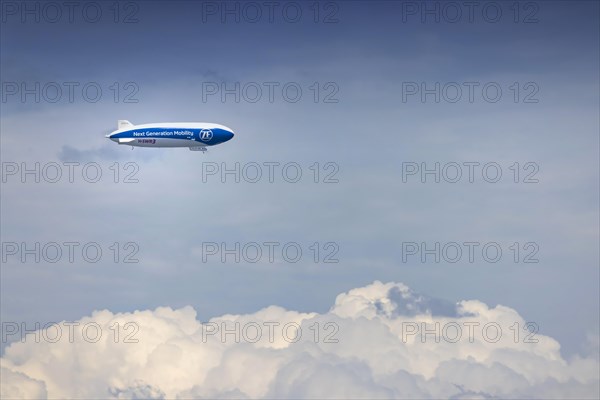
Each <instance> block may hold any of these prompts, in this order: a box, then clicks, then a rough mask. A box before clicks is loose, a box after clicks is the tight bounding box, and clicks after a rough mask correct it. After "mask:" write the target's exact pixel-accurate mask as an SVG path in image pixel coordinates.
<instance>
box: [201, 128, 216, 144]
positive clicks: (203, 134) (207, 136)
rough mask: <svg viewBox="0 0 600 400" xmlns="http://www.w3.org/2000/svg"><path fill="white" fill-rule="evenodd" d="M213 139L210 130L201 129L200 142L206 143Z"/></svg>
mask: <svg viewBox="0 0 600 400" xmlns="http://www.w3.org/2000/svg"><path fill="white" fill-rule="evenodd" d="M212 138H213V133H212V131H211V130H210V129H202V130H201V131H200V140H202V141H203V142H208V141H210V139H212Z"/></svg>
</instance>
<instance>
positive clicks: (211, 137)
mask: <svg viewBox="0 0 600 400" xmlns="http://www.w3.org/2000/svg"><path fill="white" fill-rule="evenodd" d="M117 127H118V128H117V130H116V131H113V132H111V133H110V134H108V135H106V137H107V138H109V139H110V140H112V141H113V142H116V143H118V144H125V145H128V146H138V147H188V148H189V149H190V150H193V151H206V150H207V147H209V146H214V145H217V144H221V143H224V142H226V141H228V140H230V139H231V138H232V137H233V135H234V134H233V130H232V129H231V128H228V127H226V126H223V125H219V124H212V123H206V122H163V123H156V124H143V125H133V124H132V123H131V122H129V121H126V120H119V121H118V124H117ZM132 149H133V148H132Z"/></svg>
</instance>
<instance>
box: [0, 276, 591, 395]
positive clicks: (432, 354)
mask: <svg viewBox="0 0 600 400" xmlns="http://www.w3.org/2000/svg"><path fill="white" fill-rule="evenodd" d="M5 324H6V323H5ZM57 326H58V327H60V330H59V328H57ZM11 329H12V328H11ZM536 329H537V328H536V326H535V324H529V325H528V324H527V321H525V320H524V319H523V318H522V317H521V316H520V315H519V314H518V312H517V311H515V310H513V309H511V308H508V307H505V306H501V305H498V306H496V307H489V306H488V305H486V304H484V303H482V302H480V301H478V300H468V301H461V302H458V303H456V304H451V303H447V302H444V301H440V300H437V299H432V298H429V297H427V296H423V295H420V294H417V293H415V292H413V291H412V290H411V289H410V288H408V287H407V286H406V285H404V284H402V283H381V282H379V281H375V282H374V283H372V284H370V285H368V286H365V287H361V288H357V289H352V290H350V291H348V292H346V293H342V294H340V295H338V296H337V298H336V301H335V304H334V305H333V306H332V307H331V308H330V310H329V311H328V312H326V313H323V314H319V313H301V312H296V311H290V310H286V309H283V308H281V307H278V306H270V307H267V308H264V309H262V310H259V311H257V312H255V313H253V314H245V315H223V316H220V317H217V318H213V319H211V320H209V321H208V322H203V323H202V322H200V321H199V320H198V319H197V315H196V312H195V310H194V309H193V308H191V307H184V308H181V309H176V310H173V309H171V308H166V307H164V308H157V309H155V310H146V311H136V312H133V313H117V314H115V313H112V312H110V311H107V310H104V311H97V312H94V313H93V314H92V315H91V316H88V317H84V318H82V319H80V320H79V321H75V322H66V321H63V322H62V323H59V324H57V325H55V326H53V327H47V329H45V330H41V331H39V332H37V333H29V334H27V335H26V336H24V337H23V340H22V341H16V342H14V343H12V344H11V345H10V346H9V347H7V349H6V351H5V354H4V357H3V358H2V359H1V361H0V368H1V370H0V372H1V383H2V385H1V393H0V394H1V396H2V398H36V399H37V398H44V397H48V398H122V399H135V398H152V399H160V398H411V399H414V398H456V399H460V398H496V397H501V398H544V399H548V398H578V399H579V398H598V397H599V395H600V389H599V370H600V368H599V362H598V348H597V339H594V338H592V340H591V342H593V341H594V340H595V343H596V345H592V347H591V350H590V351H591V355H590V356H587V357H581V356H575V357H573V358H571V359H570V360H565V359H563V358H562V356H561V354H560V345H559V343H558V342H557V341H555V340H554V339H552V338H550V337H548V336H544V335H542V334H540V333H539V332H536ZM9 330H10V329H5V328H4V327H3V335H6V334H7V332H8V331H9ZM36 338H37V340H36Z"/></svg>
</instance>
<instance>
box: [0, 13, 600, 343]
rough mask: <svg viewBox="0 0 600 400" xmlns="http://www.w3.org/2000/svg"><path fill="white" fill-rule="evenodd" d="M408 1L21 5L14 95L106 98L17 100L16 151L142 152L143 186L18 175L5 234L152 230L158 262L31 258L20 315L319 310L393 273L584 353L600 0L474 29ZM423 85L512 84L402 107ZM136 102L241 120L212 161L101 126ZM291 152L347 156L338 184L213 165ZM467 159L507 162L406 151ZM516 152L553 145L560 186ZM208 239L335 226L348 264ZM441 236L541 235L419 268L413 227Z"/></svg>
mask: <svg viewBox="0 0 600 400" xmlns="http://www.w3.org/2000/svg"><path fill="white" fill-rule="evenodd" d="M404 3H406V2H404ZM404 3H403V2H387V1H385V2H384V1H381V2H377V1H375V2H366V1H365V2H362V1H352V2H336V3H335V4H337V7H338V9H337V11H336V12H335V18H337V20H338V22H337V23H323V22H319V23H314V22H313V21H312V15H311V14H310V13H311V12H312V10H311V9H310V6H309V5H308V3H303V2H302V3H298V4H300V5H301V8H302V10H303V17H302V18H301V20H300V22H298V23H290V22H287V21H286V20H285V19H284V18H283V17H281V14H278V13H276V14H275V21H274V22H273V23H269V22H268V21H265V20H262V21H261V22H259V23H250V22H248V21H244V20H243V18H242V20H241V21H240V22H239V23H235V22H233V21H231V20H227V21H226V22H225V23H222V22H221V21H220V20H219V19H218V18H217V17H214V16H206V18H207V21H206V22H203V11H202V10H203V9H202V3H201V2H193V1H181V2H169V3H168V5H169V6H167V3H166V2H161V1H150V2H139V3H135V4H137V5H138V6H139V11H137V13H136V14H135V17H136V18H137V19H138V20H139V21H138V22H137V23H131V24H125V23H114V22H113V21H112V19H111V18H112V16H111V15H112V14H110V11H109V9H108V7H109V6H108V2H101V3H100V4H102V6H103V7H104V8H103V11H104V13H105V14H104V15H105V17H104V16H103V17H102V18H101V19H100V21H99V22H97V23H89V22H86V21H85V20H84V19H83V18H81V16H80V15H79V14H75V21H74V23H68V21H64V20H63V21H61V22H59V23H49V22H48V21H41V22H40V23H35V22H33V21H31V20H27V21H26V22H25V23H22V22H21V21H20V20H19V19H18V17H15V16H12V15H5V17H6V18H7V19H6V22H3V23H2V28H1V29H2V31H1V33H2V35H1V39H0V48H1V53H0V54H1V56H2V57H1V61H0V66H1V68H2V83H3V90H5V86H4V85H5V83H6V82H17V83H19V84H20V83H22V82H27V83H28V84H30V85H33V84H34V83H35V82H40V83H41V85H42V86H43V85H44V84H47V83H48V82H59V83H62V82H71V81H74V82H79V83H80V85H81V86H83V85H85V84H86V83H89V82H97V83H98V84H99V85H100V86H101V87H102V88H103V97H102V99H101V100H100V101H98V102H96V103H90V102H86V101H84V100H83V99H82V97H81V95H80V92H78V91H76V92H75V93H76V94H79V95H76V98H75V101H74V102H72V103H71V102H69V101H67V100H66V99H65V98H64V97H63V98H62V99H61V100H60V101H58V102H57V103H50V102H48V101H43V100H42V101H40V102H39V103H36V102H34V101H33V100H32V97H28V98H26V101H25V102H21V101H20V100H19V97H18V96H9V97H8V98H7V101H3V102H2V104H1V106H2V113H1V121H0V124H1V126H0V127H1V131H2V134H1V140H2V149H1V157H2V162H17V163H21V162H25V163H32V164H33V163H35V162H40V163H47V162H53V161H54V162H65V161H75V162H80V163H86V162H98V163H100V165H101V166H102V167H103V171H104V172H108V171H109V169H108V167H109V166H110V165H111V164H112V163H113V162H114V161H118V162H120V163H125V162H128V161H131V162H135V163H136V164H137V165H138V166H139V173H138V174H137V176H138V177H139V180H140V182H139V183H137V184H129V185H128V184H122V183H119V184H114V183H112V182H111V181H110V180H106V179H103V180H102V181H101V182H98V183H96V184H89V183H87V182H84V181H82V180H81V179H76V181H75V182H74V183H66V182H60V183H57V184H50V183H47V182H42V183H39V184H35V183H31V182H30V183H26V184H22V183H20V182H19V181H17V180H16V179H12V180H9V181H8V182H6V183H3V184H2V206H1V217H2V225H1V228H2V241H3V242H9V241H12V242H20V241H29V242H35V241H40V242H49V241H56V242H65V241H73V240H80V241H84V242H88V241H96V242H99V243H102V244H103V246H105V247H106V246H108V245H110V243H112V242H115V241H117V242H120V243H124V242H128V241H134V242H136V243H138V245H139V247H140V251H139V259H140V262H139V263H138V264H122V263H119V264H115V263H113V262H111V261H110V259H108V258H104V259H103V260H102V261H101V262H99V263H97V264H90V263H79V264H78V263H75V264H69V263H64V262H60V263H57V264H48V263H40V264H35V263H21V262H19V261H18V260H15V259H11V260H10V261H9V262H7V263H3V265H2V270H1V274H2V275H1V278H2V279H1V284H0V287H1V303H2V304H1V312H2V320H5V321H13V320H18V321H29V322H33V321H56V320H65V319H66V320H69V319H76V318H79V317H81V316H82V315H88V314H90V313H91V312H92V311H93V310H99V309H109V310H111V311H112V312H125V311H133V310H136V309H151V308H155V307H158V306H171V307H182V306H185V305H192V306H193V307H194V308H195V309H196V310H197V311H198V314H199V319H200V320H207V319H208V318H210V317H213V316H215V315H220V314H223V313H242V312H251V311H254V310H256V309H259V308H261V307H265V306H268V305H271V304H278V305H281V306H283V307H286V308H289V309H294V310H299V311H318V312H323V311H326V310H327V309H328V307H329V306H330V305H331V304H332V301H333V299H334V298H335V296H336V295H337V294H338V293H340V292H343V291H347V290H349V289H351V288H355V287H359V286H363V285H366V284H369V283H371V282H373V281H374V280H381V281H396V282H404V283H406V284H408V285H409V286H410V287H411V288H413V289H414V290H417V291H418V292H422V293H428V294H430V295H432V296H434V297H438V298H444V299H448V300H450V301H458V300H461V299H480V300H481V301H483V302H486V303H487V304H490V305H496V304H504V305H507V306H510V307H514V308H515V309H517V310H519V312H520V313H521V315H523V316H524V318H525V319H526V320H530V321H536V322H537V323H538V324H539V326H540V329H541V332H543V333H544V334H547V335H549V336H552V337H554V338H556V339H557V340H558V341H559V342H560V343H561V345H562V351H563V352H565V353H566V354H573V353H577V352H584V351H585V349H584V348H583V347H582V346H583V345H582V343H583V342H584V340H585V337H586V335H587V334H588V333H592V334H595V335H597V334H598V324H599V320H598V310H599V304H598V295H599V286H598V285H599V275H598V265H599V258H598V257H599V256H598V239H599V232H598V218H599V215H598V202H599V198H598V169H599V165H598V132H599V126H598V122H599V115H598V109H599V99H598V93H599V81H598V70H599V63H598V60H599V58H598V57H599V53H598V51H599V48H600V47H599V43H598V37H599V36H598V21H599V20H598V11H599V10H598V3H597V2H592V1H589V2H587V1H575V2H566V1H564V2H563V1H550V2H534V3H535V4H537V5H538V7H539V10H538V11H537V12H536V13H535V17H536V18H537V19H538V22H536V23H528V24H526V23H522V21H521V22H519V23H515V22H514V21H513V17H514V14H512V12H513V10H512V9H511V4H512V2H497V4H499V5H501V8H502V11H503V14H502V17H501V18H500V21H499V22H497V23H490V22H488V21H486V20H485V18H483V17H482V16H481V14H480V13H477V12H476V13H475V19H474V22H472V23H470V22H468V21H465V20H464V19H463V20H462V21H461V22H460V23H450V22H448V21H445V20H443V18H442V20H441V21H440V22H439V23H437V22H435V20H432V19H427V20H426V21H425V23H422V22H421V21H420V20H419V17H418V16H407V19H408V21H407V22H403V21H402V9H403V4H404ZM173 4H175V5H173ZM216 4H217V5H218V6H222V5H223V3H221V2H217V3H216ZM229 4H232V3H229ZM418 4H421V3H418ZM428 4H429V5H430V6H431V7H433V6H434V5H435V3H428ZM524 4H525V3H519V5H520V7H524ZM324 6H325V3H320V7H322V8H323V7H324ZM332 10H333V9H332ZM325 11H331V10H330V9H327V10H325V9H324V8H323V9H322V10H321V12H325ZM463 11H464V10H463ZM530 11H531V10H530V9H524V8H523V9H521V12H522V14H524V13H525V12H527V13H529V12H530ZM78 15H79V17H78ZM321 17H322V15H321ZM519 18H520V20H522V18H524V17H523V15H520V17H519ZM114 82H118V83H119V85H120V87H121V88H122V87H123V85H124V84H125V83H127V82H134V83H135V85H136V86H137V87H138V88H139V91H138V92H137V93H136V94H135V98H136V99H138V100H139V101H138V102H137V103H124V102H122V101H119V102H117V103H115V102H114V101H113V100H112V92H111V89H109V87H110V86H111V85H112V84H113V83H114ZM207 82H217V83H219V84H220V83H222V82H225V83H228V84H230V85H233V84H234V83H235V82H241V84H242V85H243V84H245V83H248V82H258V83H259V84H262V83H264V82H279V83H281V86H283V85H284V84H285V83H288V82H296V83H298V84H299V85H300V86H301V87H302V88H303V97H302V99H301V100H300V101H298V102H297V103H289V102H286V101H283V99H282V97H281V93H280V92H276V93H278V95H277V96H276V98H275V101H274V102H272V103H270V102H268V101H266V100H264V99H262V100H261V101H258V102H256V103H251V102H248V101H244V100H242V101H240V102H239V103H236V102H234V101H232V100H231V99H232V98H231V97H229V98H228V99H227V101H225V102H221V101H220V100H219V98H218V96H215V97H211V98H209V100H208V101H206V102H203V101H202V90H203V83H204V84H206V83H207ZM314 82H318V83H319V85H320V87H321V89H322V90H323V85H324V84H326V83H327V82H333V83H334V84H335V85H336V87H337V88H339V91H338V92H337V93H336V95H335V98H336V99H337V100H339V101H338V102H336V103H324V102H322V101H319V102H317V103H315V102H314V101H312V97H311V96H312V93H313V92H311V91H310V89H309V87H310V86H311V85H312V84H313V83H314ZM403 82H417V83H419V84H420V83H421V82H425V83H426V84H427V85H428V87H433V86H434V85H435V82H440V83H441V85H444V84H446V83H449V82H458V83H462V82H478V83H480V87H481V86H483V85H485V84H486V83H489V82H495V83H497V84H498V85H499V86H500V87H501V88H502V89H503V96H502V99H501V100H500V101H498V102H497V103H491V102H486V101H485V100H484V99H483V98H482V97H481V95H480V92H478V91H476V96H475V100H474V102H472V103H470V102H468V101H464V100H461V101H458V102H456V103H450V102H448V101H440V102H439V103H435V102H433V101H432V100H431V99H432V97H429V98H428V99H429V100H428V101H426V102H421V101H419V100H418V97H412V98H410V99H409V101H407V102H403V101H402V87H403ZM515 82H517V83H518V85H519V87H520V90H522V91H523V92H521V96H523V95H524V94H526V93H529V91H528V90H525V88H524V87H523V86H524V85H525V84H527V83H530V82H532V83H534V84H535V85H536V87H537V88H539V91H538V92H537V94H536V95H535V98H536V99H538V100H539V101H538V102H537V103H524V102H522V101H519V102H514V101H513V97H512V96H513V91H511V89H510V87H511V85H513V84H514V83H515ZM3 94H4V93H3ZM117 119H128V120H130V121H132V122H133V123H149V122H160V121H210V122H215V123H220V124H224V125H227V126H230V127H232V128H233V129H234V130H235V132H236V136H235V138H234V140H232V141H230V142H228V143H226V144H223V145H221V146H218V147H216V148H213V149H211V150H210V151H209V153H208V154H206V155H200V154H196V153H195V152H190V151H188V150H187V149H135V150H134V151H131V150H130V149H129V148H127V147H118V146H117V145H116V144H114V143H112V142H108V140H107V139H105V138H104V134H105V133H106V132H107V131H110V130H112V129H116V121H117ZM271 161H273V162H280V163H282V164H284V163H287V162H297V163H299V164H301V165H302V167H303V172H304V173H309V172H310V170H309V169H308V167H309V166H310V165H312V164H314V163H315V162H319V163H320V165H324V164H325V163H327V162H333V163H335V164H336V165H338V166H339V173H338V174H337V178H338V179H339V183H337V184H323V183H319V184H314V183H311V182H310V181H305V180H303V181H302V182H300V183H298V184H289V183H287V182H285V181H282V180H281V179H279V180H277V181H276V182H275V183H273V184H270V183H267V182H264V181H261V182H260V183H258V184H251V183H248V182H240V183H239V184H236V183H235V182H231V181H228V182H227V183H221V182H220V181H219V180H217V179H212V180H209V181H208V182H206V183H204V182H202V179H201V171H202V163H207V162H215V163H218V164H221V163H226V165H228V166H232V165H234V164H235V163H236V162H239V163H242V164H243V163H248V162H258V163H263V162H271ZM471 161H473V162H480V163H482V164H484V163H487V162H496V163H499V164H500V165H501V166H502V169H503V172H504V174H505V175H504V177H505V178H504V179H502V181H500V182H499V183H497V184H490V183H487V182H485V181H482V180H481V179H479V180H477V181H476V182H475V183H473V184H470V183H466V182H464V181H461V182H460V183H457V184H450V183H447V182H446V183H445V182H442V183H439V184H435V183H431V182H430V183H425V184H423V183H421V182H420V181H418V180H416V179H415V180H410V181H409V182H407V183H403V182H402V163H403V162H417V163H421V162H426V163H430V165H432V164H433V163H435V162H440V163H442V164H443V163H448V162H458V163H463V162H471ZM514 162H519V163H521V164H524V163H525V162H534V163H536V164H537V165H538V166H539V172H538V174H537V178H539V181H540V182H539V183H537V184H524V183H519V184H515V183H513V182H512V181H511V180H510V178H509V177H510V175H507V174H508V173H510V170H509V169H508V167H509V166H511V165H512V164H513V163H514ZM207 241H214V242H222V241H224V242H228V243H234V242H236V241H240V242H244V243H245V242H263V241H281V242H298V243H301V244H302V245H303V246H304V247H305V248H307V247H308V246H310V244H311V243H313V242H320V243H325V242H336V243H337V244H338V245H339V248H340V250H339V254H338V258H339V260H340V262H339V263H337V264H323V263H318V264H315V263H314V262H312V261H311V260H310V259H309V258H308V257H307V258H305V259H303V260H302V262H300V263H296V264H291V263H285V262H282V263H275V264H269V263H258V264H248V263H240V264H235V263H221V262H212V263H211V262H208V263H202V262H201V257H200V255H199V254H200V253H199V249H200V248H201V247H200V246H201V245H200V243H202V242H207ZM423 241H424V242H430V243H432V242H436V241H439V242H452V241H456V242H464V241H478V242H482V243H485V242H492V241H495V242H499V243H502V246H503V248H504V249H505V250H506V249H507V248H508V246H510V244H511V243H514V242H519V243H526V242H535V243H537V244H538V245H539V259H540V262H539V263H536V264H524V263H514V262H511V261H510V257H508V254H507V256H506V257H505V258H503V260H502V261H501V262H499V263H497V264H491V263H486V262H483V261H481V260H480V262H479V263H477V262H476V263H473V264H470V263H465V262H459V263H456V264H451V263H440V264H436V263H432V262H427V263H421V262H413V263H410V262H409V263H403V262H402V253H401V249H402V243H403V242H423Z"/></svg>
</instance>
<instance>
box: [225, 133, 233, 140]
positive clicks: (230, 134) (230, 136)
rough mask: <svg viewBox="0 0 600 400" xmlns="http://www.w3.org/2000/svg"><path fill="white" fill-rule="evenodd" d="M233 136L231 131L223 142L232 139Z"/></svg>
mask: <svg viewBox="0 0 600 400" xmlns="http://www.w3.org/2000/svg"><path fill="white" fill-rule="evenodd" d="M234 136H235V135H234V133H233V131H229V132H227V136H226V139H225V141H227V140H231V139H233V137H234Z"/></svg>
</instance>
